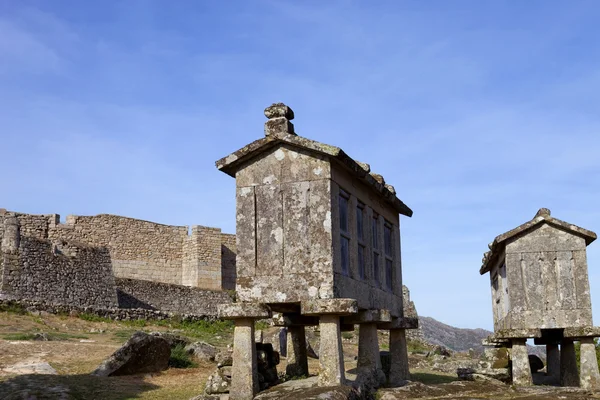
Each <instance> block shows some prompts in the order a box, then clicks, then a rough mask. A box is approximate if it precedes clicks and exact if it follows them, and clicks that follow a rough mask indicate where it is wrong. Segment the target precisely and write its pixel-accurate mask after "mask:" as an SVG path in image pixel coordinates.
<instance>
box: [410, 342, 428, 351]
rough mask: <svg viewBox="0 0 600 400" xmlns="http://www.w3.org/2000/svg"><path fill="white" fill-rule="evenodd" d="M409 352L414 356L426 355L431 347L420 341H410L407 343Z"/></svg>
mask: <svg viewBox="0 0 600 400" xmlns="http://www.w3.org/2000/svg"><path fill="white" fill-rule="evenodd" d="M407 347H408V351H409V352H410V353H414V354H426V353H427V352H428V351H429V347H427V345H425V344H424V343H422V342H420V341H418V340H409V341H408V343H407Z"/></svg>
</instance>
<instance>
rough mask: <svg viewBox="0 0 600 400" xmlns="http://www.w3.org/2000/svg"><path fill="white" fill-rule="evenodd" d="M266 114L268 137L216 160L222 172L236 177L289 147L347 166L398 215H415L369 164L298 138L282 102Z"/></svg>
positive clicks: (318, 143)
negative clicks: (248, 166)
mask: <svg viewBox="0 0 600 400" xmlns="http://www.w3.org/2000/svg"><path fill="white" fill-rule="evenodd" d="M265 115H266V116H267V118H269V120H268V121H267V122H266V123H265V137H264V138H262V139H258V140H256V141H254V142H252V143H250V144H248V145H246V146H244V147H242V148H241V149H239V150H237V151H235V152H233V153H231V154H230V155H228V156H227V157H223V158H222V159H220V160H219V161H217V162H216V166H217V168H218V169H219V170H221V171H223V172H225V173H226V174H228V175H230V176H232V177H235V173H236V172H237V171H238V170H239V169H240V168H241V166H242V165H244V163H245V162H247V161H249V160H251V159H253V158H254V157H256V156H257V155H259V154H261V153H263V152H265V151H266V150H268V149H270V148H272V147H274V146H276V145H279V144H287V145H290V146H293V147H296V148H300V149H304V150H307V151H309V152H312V153H315V154H319V155H324V156H327V157H328V158H329V159H331V160H332V161H334V162H336V163H337V164H339V165H342V166H343V167H345V169H346V170H347V171H349V172H350V173H351V174H352V175H354V176H355V177H357V178H358V179H360V180H361V181H363V182H364V183H366V184H367V186H369V187H370V188H372V189H373V190H375V191H376V192H377V193H379V194H380V195H381V196H382V197H383V198H384V199H385V200H386V201H387V202H388V203H389V204H390V205H392V206H393V207H394V209H395V210H396V211H397V212H398V213H400V214H402V215H406V216H408V217H411V216H412V214H413V212H412V210H411V209H410V208H409V207H408V206H407V205H406V204H404V203H403V202H402V201H401V200H400V199H399V198H398V197H396V190H395V189H394V187H393V186H392V185H388V184H386V183H385V180H384V179H383V177H382V176H381V175H378V174H375V173H372V172H371V167H370V166H369V165H368V164H365V163H361V162H359V161H356V160H354V159H352V158H351V157H350V156H348V155H347V154H346V153H345V152H344V151H343V150H342V149H340V148H339V147H336V146H331V145H328V144H324V143H320V142H317V141H315V140H310V139H307V138H304V137H301V136H298V135H297V134H296V133H295V132H294V126H293V124H292V123H291V122H290V120H291V119H293V118H294V113H293V111H292V110H291V109H290V108H289V107H287V106H286V105H284V104H282V103H277V104H273V105H272V106H270V107H267V109H266V110H265Z"/></svg>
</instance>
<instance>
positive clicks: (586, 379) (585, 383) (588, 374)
mask: <svg viewBox="0 0 600 400" xmlns="http://www.w3.org/2000/svg"><path fill="white" fill-rule="evenodd" d="M580 343H581V350H580V353H579V355H580V360H579V361H580V362H579V365H580V366H581V377H580V386H581V387H582V388H584V389H589V390H597V389H599V388H600V373H599V372H598V359H597V358H596V345H595V344H594V339H593V338H591V337H590V338H582V339H581V340H580Z"/></svg>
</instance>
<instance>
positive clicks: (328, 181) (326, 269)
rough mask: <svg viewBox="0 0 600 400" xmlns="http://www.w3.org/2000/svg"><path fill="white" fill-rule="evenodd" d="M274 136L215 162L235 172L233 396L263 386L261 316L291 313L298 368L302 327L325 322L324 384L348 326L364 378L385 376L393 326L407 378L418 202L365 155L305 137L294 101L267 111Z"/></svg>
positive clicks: (230, 311) (298, 367) (394, 377)
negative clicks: (406, 275)
mask: <svg viewBox="0 0 600 400" xmlns="http://www.w3.org/2000/svg"><path fill="white" fill-rule="evenodd" d="M265 115H266V116H267V118H268V121H267V122H266V123H265V137H264V138H262V139H259V140H256V141H254V142H252V143H250V144H248V145H246V146H245V147H243V148H241V149H240V150H238V151H236V152H234V153H232V154H230V155H229V156H227V157H225V158H223V159H221V160H219V161H217V162H216V165H217V168H218V169H219V170H221V171H223V172H225V173H227V174H228V175H230V176H233V177H235V180H236V191H237V194H236V196H237V226H236V237H237V242H236V246H237V260H236V265H237V278H236V293H237V303H234V304H231V305H226V306H223V307H221V308H220V315H221V317H223V318H226V319H234V320H235V338H234V354H233V357H234V361H233V362H234V366H233V380H232V385H231V392H230V395H231V398H232V399H249V398H252V397H253V395H254V394H255V393H256V391H257V384H258V381H257V374H256V358H255V355H254V351H255V350H254V343H253V341H254V334H253V333H254V332H253V330H254V321H255V320H256V319H260V318H265V317H269V316H271V313H272V312H279V313H283V320H284V321H285V325H286V326H287V327H288V332H289V338H288V342H289V343H291V345H290V346H289V347H288V348H290V349H291V350H292V351H290V352H288V363H289V366H288V370H287V372H288V373H289V374H293V375H297V376H301V375H307V374H308V366H307V354H306V344H305V340H306V339H305V326H310V325H319V328H320V335H321V341H320V373H319V384H320V385H322V386H330V385H339V384H344V382H345V371H344V360H343V354H342V342H341V336H340V331H341V330H343V329H352V328H353V326H354V324H359V327H360V334H359V356H358V367H359V371H360V374H359V376H362V377H371V378H373V377H374V378H378V379H385V378H382V372H381V361H380V357H379V348H378V342H377V330H378V329H386V330H390V352H391V357H392V366H391V373H390V376H389V379H390V381H391V383H392V384H393V383H396V382H400V381H402V380H405V379H407V378H408V359H407V350H406V337H405V332H404V330H405V329H411V328H416V327H417V320H416V318H404V315H403V304H402V268H401V261H400V218H399V215H400V214H402V215H406V216H411V215H412V211H411V209H410V208H408V207H407V206H406V205H405V204H404V203H403V202H402V201H400V200H399V199H398V198H397V197H396V191H395V190H394V188H393V187H392V186H391V185H388V184H386V183H385V181H384V179H383V177H382V176H380V175H377V174H375V173H373V172H371V171H370V167H369V165H368V164H364V163H361V162H358V161H355V160H353V159H352V158H350V157H349V156H348V155H346V153H344V152H343V151H342V150H341V149H340V148H338V147H334V146H330V145H326V144H322V143H319V142H316V141H313V140H309V139H306V138H303V137H300V136H297V135H296V133H295V132H294V126H293V124H292V123H291V122H290V120H292V119H293V118H294V113H293V112H292V110H291V109H290V108H289V107H287V106H286V105H284V104H281V103H280V104H273V105H272V106H270V107H268V108H267V109H266V110H265Z"/></svg>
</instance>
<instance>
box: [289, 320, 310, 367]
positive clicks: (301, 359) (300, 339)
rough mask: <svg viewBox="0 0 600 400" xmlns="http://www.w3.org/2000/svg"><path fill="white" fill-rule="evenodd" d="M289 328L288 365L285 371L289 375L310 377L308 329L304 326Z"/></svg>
mask: <svg viewBox="0 0 600 400" xmlns="http://www.w3.org/2000/svg"><path fill="white" fill-rule="evenodd" d="M287 330H288V333H287V367H286V368H285V373H286V375H288V376H295V377H299V376H306V377H308V353H307V351H306V330H305V329H304V326H288V328H287Z"/></svg>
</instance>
